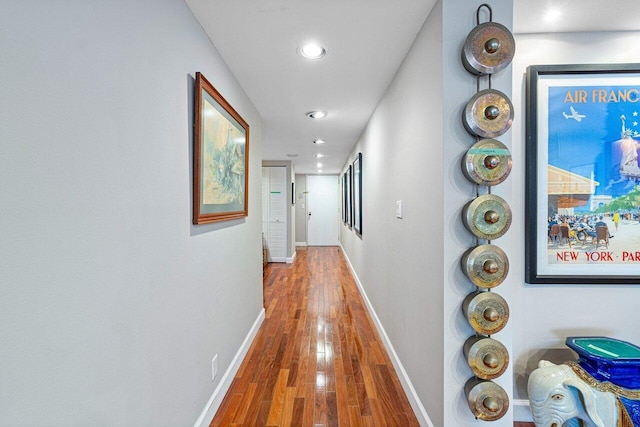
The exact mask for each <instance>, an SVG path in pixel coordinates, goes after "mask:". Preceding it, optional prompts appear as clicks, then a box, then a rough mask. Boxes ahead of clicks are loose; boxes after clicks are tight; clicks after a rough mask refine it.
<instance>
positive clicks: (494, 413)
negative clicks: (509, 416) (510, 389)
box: [464, 378, 509, 421]
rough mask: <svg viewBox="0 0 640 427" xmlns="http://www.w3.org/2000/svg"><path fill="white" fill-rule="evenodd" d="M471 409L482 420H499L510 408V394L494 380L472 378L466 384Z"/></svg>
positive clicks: (465, 390)
mask: <svg viewBox="0 0 640 427" xmlns="http://www.w3.org/2000/svg"><path fill="white" fill-rule="evenodd" d="M464 392H465V394H466V396H467V402H468V403H469V409H471V412H472V413H473V415H474V416H475V417H476V418H477V419H479V420H482V421H495V420H499V419H500V418H502V417H503V416H504V414H506V413H507V411H508V410H509V396H507V393H506V392H505V391H504V389H503V388H502V387H500V386H499V385H498V384H496V383H494V382H493V381H487V380H481V379H478V378H471V379H469V380H468V381H467V383H466V384H465V386H464Z"/></svg>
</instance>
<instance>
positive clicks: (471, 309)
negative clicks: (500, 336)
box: [462, 291, 509, 335]
mask: <svg viewBox="0 0 640 427" xmlns="http://www.w3.org/2000/svg"><path fill="white" fill-rule="evenodd" d="M462 312H463V313H464V316H465V318H466V319H467V321H468V322H469V324H470V325H471V327H472V328H473V330H474V331H476V332H477V333H479V334H482V335H491V334H495V333H498V332H500V331H501V330H502V328H504V327H505V326H506V325H507V321H508V320H509V305H508V304H507V302H506V301H505V300H504V298H502V297H501V296H500V295H498V294H497V293H496V292H480V291H477V292H472V293H470V294H469V295H467V297H466V298H465V299H464V301H463V303H462Z"/></svg>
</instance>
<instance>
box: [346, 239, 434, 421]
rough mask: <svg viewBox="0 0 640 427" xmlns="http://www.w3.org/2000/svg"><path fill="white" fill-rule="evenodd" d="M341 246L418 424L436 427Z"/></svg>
mask: <svg viewBox="0 0 640 427" xmlns="http://www.w3.org/2000/svg"><path fill="white" fill-rule="evenodd" d="M339 245H340V249H341V250H342V253H343V254H344V258H345V259H346V260H347V264H349V269H350V270H351V275H352V276H353V279H354V280H355V282H356V284H357V285H358V289H359V290H360V294H361V295H362V299H364V302H365V304H366V305H367V309H368V310H369V314H371V318H372V319H373V323H374V324H375V325H376V329H377V330H378V333H379V334H380V338H382V342H383V343H384V346H385V348H386V350H387V352H388V353H389V357H390V359H391V363H393V367H394V368H395V370H396V372H397V373H398V378H399V379H400V383H401V384H402V388H403V389H404V392H405V393H406V394H407V398H408V399H409V403H410V404H411V408H412V409H413V412H414V413H415V415H416V418H418V422H419V423H420V425H421V426H429V427H434V425H433V423H432V422H431V419H430V418H429V414H427V410H426V409H425V408H424V406H423V405H422V402H421V401H420V398H419V397H418V393H417V392H416V389H415V388H414V387H413V384H412V383H411V379H409V375H408V374H407V371H405V370H404V366H402V362H400V358H399V357H398V354H397V353H396V351H395V349H394V348H393V345H392V344H391V341H390V340H389V336H388V335H387V333H386V331H385V330H384V327H383V326H382V323H381V322H380V318H379V317H378V315H377V314H376V311H375V310H374V309H373V306H372V305H371V301H369V298H368V297H367V293H366V292H365V290H364V288H363V287H362V283H360V279H359V278H358V275H357V274H356V271H355V270H354V269H353V265H352V264H351V260H350V259H349V256H348V255H347V253H346V252H345V250H344V248H343V247H342V243H339Z"/></svg>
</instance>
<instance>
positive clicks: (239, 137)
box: [193, 73, 249, 224]
mask: <svg viewBox="0 0 640 427" xmlns="http://www.w3.org/2000/svg"><path fill="white" fill-rule="evenodd" d="M195 90H196V93H195V104H196V105H195V124H194V144H193V223H194V224H207V223H211V222H216V221H226V220H231V219H238V218H243V217H246V216H247V215H248V201H249V185H248V184H249V125H248V124H247V122H245V121H244V119H243V118H242V117H241V116H240V114H238V112H237V111H236V110H235V109H234V108H233V107H232V106H231V105H230V104H229V103H228V102H227V101H226V100H225V99H224V97H223V96H222V95H221V94H220V93H219V92H218V91H217V90H216V89H215V88H214V87H213V85H212V84H211V83H210V82H209V81H208V80H207V79H206V78H205V77H204V76H203V75H202V74H201V73H196V89H195Z"/></svg>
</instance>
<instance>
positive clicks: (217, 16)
mask: <svg viewBox="0 0 640 427" xmlns="http://www.w3.org/2000/svg"><path fill="white" fill-rule="evenodd" d="M445 1H446V0H445ZM186 2H187V4H188V5H189V7H190V8H191V9H192V10H193V12H194V14H195V16H196V18H197V19H198V20H199V21H200V23H201V25H202V27H203V28H204V30H205V31H206V32H207V34H208V35H209V37H210V38H211V40H213V43H214V45H215V47H216V48H217V49H218V51H219V52H220V54H221V55H222V57H223V58H224V60H225V62H226V63H227V65H228V66H229V68H230V69H231V71H232V72H233V73H234V75H235V76H236V78H237V79H238V81H239V82H240V85H241V86H242V87H243V88H244V90H245V92H246V93H247V95H248V96H249V98H251V100H252V101H253V103H254V104H255V106H256V108H257V109H258V111H259V112H260V115H261V116H262V118H263V148H262V153H263V159H264V160H293V162H294V165H295V170H296V173H303V174H307V173H316V172H317V169H318V167H317V165H316V163H318V162H320V163H322V168H321V169H322V171H323V173H333V174H336V173H338V172H340V170H341V168H342V166H343V165H344V163H345V161H346V159H347V156H348V155H349V153H350V151H351V150H352V148H353V145H354V144H355V142H356V141H357V140H358V137H359V136H360V134H361V133H362V131H363V129H364V126H365V125H366V123H367V121H368V119H369V117H370V116H371V114H372V113H373V110H374V108H375V106H376V105H377V103H378V101H379V100H380V98H381V96H382V95H383V93H384V91H385V90H386V88H387V86H388V85H389V83H390V82H391V80H392V79H393V76H394V75H395V73H396V71H397V70H398V68H399V66H400V64H401V62H402V60H403V59H404V57H405V55H406V53H407V51H408V50H409V48H410V47H411V44H412V43H413V40H414V39H415V37H416V35H417V33H418V32H419V31H420V28H421V27H422V24H423V23H424V21H425V19H426V17H427V15H428V14H429V12H430V10H431V8H432V7H433V4H434V3H435V0H393V1H392V0H324V1H322V2H318V1H311V0H186ZM549 6H555V7H557V8H559V9H560V10H561V11H562V13H563V16H562V17H561V18H560V19H559V20H558V21H557V22H555V23H549V22H546V21H545V19H544V14H545V13H546V10H547V7H549ZM513 28H514V32H515V33H539V32H560V31H620V30H640V0H610V1H609V2H603V1H602V0H536V1H534V0H515V3H514V25H513ZM470 30H471V29H470ZM308 41H316V42H319V43H321V44H322V45H323V46H324V47H325V48H326V49H327V52H328V53H327V55H326V56H325V57H324V58H322V59H320V60H315V61H309V60H306V59H304V58H302V57H301V56H299V55H298V54H297V52H296V51H297V48H298V47H299V46H300V45H302V44H303V43H305V42H308ZM634 61H638V59H637V58H630V60H629V62H634ZM214 85H215V82H214ZM223 95H224V94H223ZM312 110H325V111H327V112H328V114H329V115H328V117H326V118H325V119H322V120H312V119H309V118H307V117H306V115H305V113H306V112H308V111H312ZM318 138H322V139H325V140H326V141H327V143H326V144H323V145H316V144H313V142H312V141H313V140H315V139H318ZM317 153H322V154H325V155H326V156H327V157H325V158H322V159H317V158H314V154H317ZM287 154H297V157H294V158H291V157H288V156H287Z"/></svg>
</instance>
